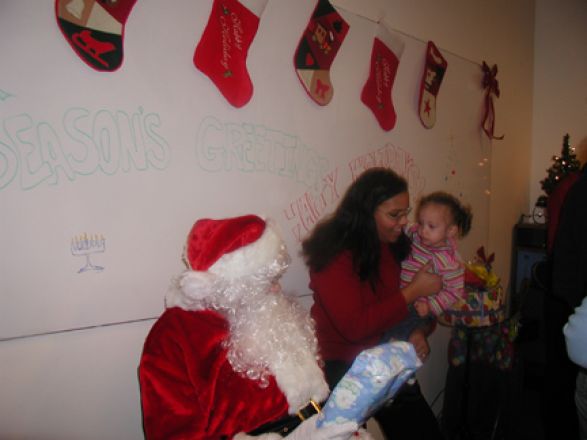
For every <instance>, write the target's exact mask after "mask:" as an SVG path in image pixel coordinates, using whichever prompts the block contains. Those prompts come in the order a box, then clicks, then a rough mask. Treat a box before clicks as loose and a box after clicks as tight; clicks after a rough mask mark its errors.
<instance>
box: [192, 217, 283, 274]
mask: <svg viewBox="0 0 587 440" xmlns="http://www.w3.org/2000/svg"><path fill="white" fill-rule="evenodd" d="M283 246H284V245H283V241H282V240H281V238H280V237H279V235H278V234H277V232H276V231H275V228H274V227H273V225H271V224H268V223H267V222H266V221H265V220H263V219H262V218H260V217H258V216H256V215H244V216H241V217H234V218H228V219H222V220H212V219H202V220H198V221H197V222H196V223H195V224H194V226H193V227H192V230H191V231H190V233H189V235H188V239H187V244H186V260H187V264H188V265H189V267H190V269H192V270H194V271H198V272H205V271H207V272H210V273H213V274H215V275H217V276H220V277H222V278H224V279H225V280H228V281H231V280H234V279H236V278H239V277H242V276H244V275H250V274H253V273H255V272H256V271H257V270H258V269H260V268H261V267H263V266H266V265H268V264H270V263H271V262H272V261H274V259H275V258H276V256H277V255H278V253H279V252H280V250H281V249H282V248H283Z"/></svg>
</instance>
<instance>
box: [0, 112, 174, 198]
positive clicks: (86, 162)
mask: <svg viewBox="0 0 587 440" xmlns="http://www.w3.org/2000/svg"><path fill="white" fill-rule="evenodd" d="M160 127H161V118H160V117H159V115H157V114H155V113H144V112H143V109H142V108H139V109H138V111H136V112H135V113H132V114H131V115H129V114H127V113H126V112H124V111H121V110H118V111H109V110H99V111H96V112H91V111H90V110H88V109H85V108H70V109H68V110H66V111H65V113H64V115H63V122H62V126H61V127H59V129H56V128H55V127H54V126H53V125H51V124H49V123H48V122H44V121H40V122H38V121H35V120H34V119H33V118H32V117H31V116H30V115H29V114H27V113H23V114H19V115H16V116H12V117H8V118H5V119H4V120H2V130H1V131H0V190H2V189H3V188H6V187H8V186H9V185H11V184H18V185H19V187H20V189H22V190H30V189H33V188H35V187H38V186H39V185H41V184H42V183H46V184H49V185H56V184H58V183H60V178H62V177H64V178H66V179H67V180H69V181H73V180H75V179H76V177H77V176H87V175H91V174H95V173H98V172H102V173H104V174H106V175H114V174H116V173H118V172H120V171H123V172H129V171H130V170H132V169H134V170H139V171H145V170H148V169H156V170H164V169H165V168H167V166H168V165H169V161H170V149H169V145H168V144H167V141H166V140H165V138H163V136H161V134H160V133H159V128H160Z"/></svg>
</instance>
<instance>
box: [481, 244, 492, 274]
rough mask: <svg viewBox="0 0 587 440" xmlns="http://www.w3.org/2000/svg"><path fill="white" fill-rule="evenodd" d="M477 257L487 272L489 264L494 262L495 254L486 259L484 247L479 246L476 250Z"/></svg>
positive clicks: (489, 267)
mask: <svg viewBox="0 0 587 440" xmlns="http://www.w3.org/2000/svg"><path fill="white" fill-rule="evenodd" d="M477 257H479V261H481V262H482V263H483V264H484V265H485V267H486V268H487V270H490V269H491V264H492V263H493V261H494V260H495V252H494V253H492V254H491V255H490V256H489V257H486V256H485V246H481V247H480V248H479V249H477Z"/></svg>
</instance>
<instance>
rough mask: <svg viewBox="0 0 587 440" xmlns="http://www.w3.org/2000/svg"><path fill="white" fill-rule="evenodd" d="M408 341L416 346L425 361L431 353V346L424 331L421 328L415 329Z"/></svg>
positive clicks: (421, 358)
mask: <svg viewBox="0 0 587 440" xmlns="http://www.w3.org/2000/svg"><path fill="white" fill-rule="evenodd" d="M408 342H410V343H411V344H412V345H413V346H414V349H415V350H416V354H417V355H418V357H419V358H420V360H421V361H422V362H424V361H425V360H426V358H427V357H428V355H429V354H430V346H429V345H428V340H427V339H426V334H425V333H424V331H423V330H421V329H419V328H417V329H416V330H414V331H413V332H412V333H411V334H410V336H409V337H408Z"/></svg>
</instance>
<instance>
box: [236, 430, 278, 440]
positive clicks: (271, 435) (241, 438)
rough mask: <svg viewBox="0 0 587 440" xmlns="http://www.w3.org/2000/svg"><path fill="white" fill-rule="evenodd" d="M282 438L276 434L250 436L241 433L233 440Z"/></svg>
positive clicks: (275, 439) (273, 439) (274, 439)
mask: <svg viewBox="0 0 587 440" xmlns="http://www.w3.org/2000/svg"><path fill="white" fill-rule="evenodd" d="M281 438H282V437H281V436H280V435H279V434H276V433H274V432H269V433H267V434H259V435H248V434H245V433H244V432H239V433H238V434H237V435H235V436H234V437H233V438H232V440H281Z"/></svg>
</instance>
